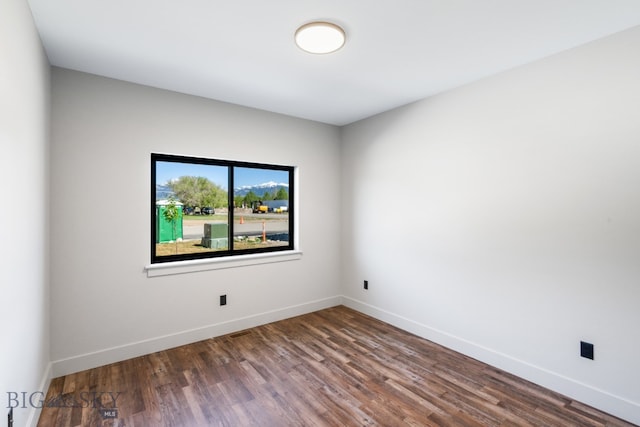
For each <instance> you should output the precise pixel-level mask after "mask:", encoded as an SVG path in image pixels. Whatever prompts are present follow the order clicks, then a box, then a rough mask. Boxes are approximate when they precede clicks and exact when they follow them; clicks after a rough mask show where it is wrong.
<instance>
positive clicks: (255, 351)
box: [38, 306, 632, 427]
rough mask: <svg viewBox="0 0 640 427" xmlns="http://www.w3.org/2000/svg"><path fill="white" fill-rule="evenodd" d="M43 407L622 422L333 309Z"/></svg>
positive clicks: (274, 419) (336, 421) (143, 413)
mask: <svg viewBox="0 0 640 427" xmlns="http://www.w3.org/2000/svg"><path fill="white" fill-rule="evenodd" d="M46 402H47V405H46V406H47V407H45V408H44V409H43V410H42V414H41V416H40V421H39V423H38V426H39V427H49V426H153V427H157V426H234V427H235V426H385V427H386V426H631V425H632V424H629V423H626V422H624V421H622V420H620V419H617V418H614V417H612V416H610V415H607V414H605V413H602V412H600V411H597V410H595V409H593V408H591V407H588V406H586V405H583V404H581V403H579V402H575V401H573V400H571V399H568V398H566V397H564V396H562V395H559V394H557V393H554V392H551V391H549V390H546V389H544V388H541V387H538V386H536V385H534V384H531V383H529V382H527V381H524V380H522V379H519V378H517V377H515V376H513V375H510V374H508V373H505V372H503V371H500V370H498V369H495V368H492V367H490V366H487V365H485V364H483V363H480V362H478V361H476V360H474V359H470V358H468V357H466V356H463V355H460V354H458V353H455V352H453V351H450V350H448V349H445V348H443V347H441V346H438V345H436V344H434V343H432V342H429V341H426V340H424V339H421V338H419V337H416V336H414V335H411V334H409V333H406V332H404V331H401V330H399V329H397V328H394V327H392V326H390V325H388V324H385V323H383V322H380V321H378V320H375V319H373V318H371V317H368V316H365V315H363V314H361V313H358V312H356V311H353V310H351V309H348V308H346V307H343V306H340V307H333V308H330V309H326V310H321V311H318V312H315V313H311V314H307V315H303V316H299V317H295V318H292V319H288V320H283V321H279V322H275V323H271V324H268V325H264V326H260V327H256V328H252V329H249V330H246V331H242V332H239V333H235V334H230V335H225V336H221V337H217V338H213V339H209V340H205V341H201V342H197V343H194V344H190V345H186V346H183V347H178V348H174V349H171V350H167V351H161V352H158V353H154V354H150V355H147V356H143V357H138V358H135V359H131V360H126V361H124V362H119V363H115V364H111V365H107V366H103V367H99V368H96V369H91V370H88V371H84V372H79V373H76V374H72V375H67V376H65V377H60V378H56V379H54V380H53V381H52V383H51V386H50V389H49V391H48V393H47V399H46ZM114 402H115V403H114Z"/></svg>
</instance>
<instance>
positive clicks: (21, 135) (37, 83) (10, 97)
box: [0, 0, 50, 426]
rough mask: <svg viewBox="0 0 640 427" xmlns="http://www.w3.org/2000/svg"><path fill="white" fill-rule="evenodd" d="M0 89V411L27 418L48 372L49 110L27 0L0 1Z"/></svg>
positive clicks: (17, 420) (21, 420) (43, 62)
mask: <svg viewBox="0 0 640 427" xmlns="http://www.w3.org/2000/svg"><path fill="white" fill-rule="evenodd" d="M0 94H2V95H1V96H0V150H1V152H2V154H1V155H0V182H2V187H3V190H2V204H1V206H0V235H1V236H2V237H1V238H0V241H2V244H1V245H0V347H1V348H2V350H1V351H0V393H2V395H1V396H0V398H1V399H2V400H1V401H2V404H1V405H0V407H1V408H2V410H1V412H0V419H2V420H3V423H4V420H6V416H7V415H6V413H7V411H8V409H7V407H9V406H17V407H16V408H15V409H14V425H16V426H24V425H28V424H30V423H31V422H32V421H33V420H35V419H37V415H36V413H37V411H35V410H33V408H32V406H39V403H38V402H39V401H40V399H39V398H40V397H41V395H39V394H37V392H39V391H42V390H43V388H45V387H46V386H47V377H48V374H47V372H48V364H49V323H48V320H49V304H48V298H49V271H48V270H49V263H48V241H49V238H48V223H49V220H48V218H49V209H48V205H49V202H48V194H49V192H48V179H49V177H48V170H49V166H48V153H49V150H48V134H49V115H50V101H49V64H48V62H47V59H46V57H45V55H44V52H43V49H42V47H41V44H40V39H39V38H38V34H37V32H36V30H35V26H34V24H33V19H32V17H31V12H30V10H29V8H28V6H27V3H26V2H24V1H18V0H9V1H3V2H2V3H1V4H0ZM23 392H26V393H27V396H31V395H33V394H34V393H36V394H35V398H34V400H33V402H34V404H35V405H31V404H30V402H29V401H28V400H27V402H26V405H25V404H24V399H22V396H23V395H22V393H23ZM13 393H18V395H17V396H16V394H13ZM15 397H17V400H15V399H14V400H10V399H11V398H15Z"/></svg>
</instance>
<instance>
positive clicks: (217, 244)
mask: <svg viewBox="0 0 640 427" xmlns="http://www.w3.org/2000/svg"><path fill="white" fill-rule="evenodd" d="M201 244H202V246H204V247H205V248H211V249H228V247H229V225H227V224H220V223H206V224H205V225H204V236H203V237H202V241H201Z"/></svg>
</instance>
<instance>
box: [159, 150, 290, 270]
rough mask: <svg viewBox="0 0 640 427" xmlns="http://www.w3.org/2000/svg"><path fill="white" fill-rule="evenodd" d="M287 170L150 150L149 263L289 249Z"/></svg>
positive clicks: (276, 166) (283, 167) (267, 165)
mask: <svg viewBox="0 0 640 427" xmlns="http://www.w3.org/2000/svg"><path fill="white" fill-rule="evenodd" d="M293 170H294V169H293V167H291V166H281V165H269V164H259V163H247V162H236V161H225V160H216V159H205V158H194V157H185V156H174V155H167V154H152V155H151V175H152V176H151V178H152V179H151V183H152V189H151V193H152V194H151V199H152V209H151V210H152V214H151V219H152V232H151V234H152V243H151V247H152V254H151V262H152V263H157V262H167V261H180V260H190V259H200V258H211V257H220V256H229V255H241V254H249V253H260V252H273V251H282V250H291V249H293V232H294V230H293V221H292V218H293V217H292V213H293V209H294V206H293V199H292V195H293ZM290 219H291V220H290Z"/></svg>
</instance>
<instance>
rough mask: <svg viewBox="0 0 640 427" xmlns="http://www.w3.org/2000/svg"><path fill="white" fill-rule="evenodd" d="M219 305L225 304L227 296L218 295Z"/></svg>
mask: <svg viewBox="0 0 640 427" xmlns="http://www.w3.org/2000/svg"><path fill="white" fill-rule="evenodd" d="M220 305H227V296H226V295H220Z"/></svg>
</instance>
